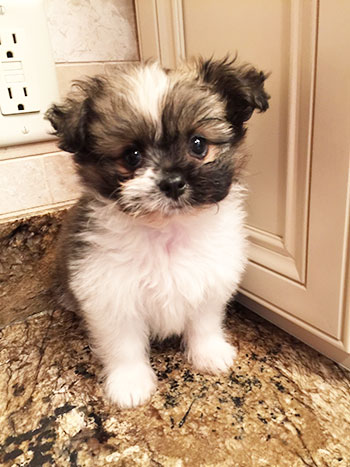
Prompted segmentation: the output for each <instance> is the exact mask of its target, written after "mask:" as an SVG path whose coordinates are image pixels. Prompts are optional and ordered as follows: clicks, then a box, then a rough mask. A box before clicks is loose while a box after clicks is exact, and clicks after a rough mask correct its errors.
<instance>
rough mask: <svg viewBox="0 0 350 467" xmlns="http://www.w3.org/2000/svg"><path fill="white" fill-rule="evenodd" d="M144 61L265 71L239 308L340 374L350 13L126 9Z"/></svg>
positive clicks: (265, 5)
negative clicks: (235, 64)
mask: <svg viewBox="0 0 350 467" xmlns="http://www.w3.org/2000/svg"><path fill="white" fill-rule="evenodd" d="M136 9H137V16H138V28H139V39H140V46H141V54H142V56H143V58H148V57H150V56H153V57H156V58H158V59H159V60H160V61H161V62H162V63H163V64H164V65H165V66H170V67H171V66H174V65H176V63H177V62H178V61H179V60H181V59H183V58H186V57H190V56H193V55H197V54H201V55H203V56H206V57H209V56H212V55H214V56H215V57H223V56H224V55H226V54H227V53H230V54H232V55H235V54H236V52H237V53H238V57H239V59H240V60H242V61H247V62H251V63H253V64H254V65H255V66H256V67H257V68H259V69H262V70H264V71H267V72H268V71H271V76H270V77H269V79H268V80H267V82H266V87H267V90H268V92H269V93H270V94H271V107H270V110H269V111H268V112H267V113H266V114H262V115H254V116H253V118H252V119H251V120H250V122H249V131H248V134H249V136H248V139H247V144H248V148H249V151H250V152H251V154H252V157H251V161H250V165H249V168H248V172H249V175H248V177H247V183H248V185H249V188H250V196H249V199H248V202H247V208H248V212H249V217H248V225H247V228H248V231H249V236H250V242H251V247H250V252H249V266H248V268H247V272H246V275H245V278H244V280H243V282H242V286H241V295H240V297H239V299H240V301H242V302H243V303H245V304H247V305H248V306H249V307H250V308H252V309H254V310H256V311H258V312H259V313H260V314H262V315H263V316H265V317H267V318H268V319H270V320H271V321H273V322H275V323H277V324H278V325H280V326H281V327H284V328H285V329H287V330H288V331H289V332H291V333H293V334H295V335H297V336H299V337H300V338H302V339H303V340H305V341H307V342H308V343H310V344H311V345H313V346H314V347H316V348H318V349H319V350H321V351H322V352H324V353H326V354H328V355H330V356H331V357H332V358H334V359H336V360H338V361H341V362H342V363H343V364H344V365H347V366H350V357H349V352H350V330H349V308H350V307H349V279H350V278H349V262H348V261H347V258H348V257H349V204H350V203H349V198H350V196H349V192H350V185H349V143H350V137H349V129H350V125H349V123H350V118H349V116H350V105H349V104H350V86H349V83H350V76H349V70H350V55H349V53H348V52H347V51H348V47H349V44H350V29H349V28H348V24H349V23H350V2H349V1H348V0H337V1H336V2H326V1H325V2H318V1H316V0H293V1H292V0H290V1H286V0H269V1H264V2H262V1H260V0H245V1H244V2H242V1H240V0H220V2H218V1H216V0H183V1H180V0H146V1H145V0H139V1H136Z"/></svg>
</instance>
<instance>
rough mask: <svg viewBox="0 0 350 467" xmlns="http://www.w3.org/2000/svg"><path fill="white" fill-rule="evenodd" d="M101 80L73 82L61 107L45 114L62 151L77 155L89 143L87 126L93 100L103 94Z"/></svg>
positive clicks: (92, 79)
mask: <svg viewBox="0 0 350 467" xmlns="http://www.w3.org/2000/svg"><path fill="white" fill-rule="evenodd" d="M104 85H105V82H104V80H103V78H100V77H94V78H87V79H86V80H84V81H75V82H74V87H73V90H72V91H71V93H70V94H69V95H68V97H67V98H66V100H65V101H64V102H63V104H62V105H56V104H54V105H52V107H50V108H49V109H48V111H47V112H46V114H45V118H46V119H47V120H49V121H50V123H51V125H52V127H53V128H54V132H53V134H55V135H56V136H58V138H59V147H60V148H61V149H63V150H64V151H68V152H72V153H79V152H82V151H84V150H85V149H86V148H87V146H88V142H89V131H88V124H89V121H90V120H91V118H92V116H93V100H94V99H95V98H96V97H97V96H98V95H99V94H101V92H103V89H104Z"/></svg>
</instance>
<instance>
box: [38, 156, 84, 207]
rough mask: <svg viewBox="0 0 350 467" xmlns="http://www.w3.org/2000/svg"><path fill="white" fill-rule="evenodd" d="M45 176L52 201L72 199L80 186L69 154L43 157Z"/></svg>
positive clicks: (77, 195) (75, 196) (77, 193)
mask: <svg viewBox="0 0 350 467" xmlns="http://www.w3.org/2000/svg"><path fill="white" fill-rule="evenodd" d="M43 162H44V169H45V177H46V181H47V184H48V187H49V190H50V194H51V199H52V202H53V203H61V202H63V201H70V200H74V199H76V198H78V197H79V194H80V188H79V183H78V177H77V175H76V173H75V169H74V164H73V159H72V156H71V155H70V154H67V153H59V154H52V155H48V156H45V157H44V158H43Z"/></svg>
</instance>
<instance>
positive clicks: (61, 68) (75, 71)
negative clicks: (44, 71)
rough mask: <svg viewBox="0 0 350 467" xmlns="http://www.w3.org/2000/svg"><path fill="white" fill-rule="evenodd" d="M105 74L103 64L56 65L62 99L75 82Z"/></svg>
mask: <svg viewBox="0 0 350 467" xmlns="http://www.w3.org/2000/svg"><path fill="white" fill-rule="evenodd" d="M103 73H104V64H103V63H79V64H69V63H65V64H58V65H56V74H57V81H58V88H59V91H60V95H61V97H62V98H63V97H64V96H65V95H66V94H67V92H68V91H69V90H70V88H71V86H72V83H73V81H74V80H76V79H81V78H84V77H85V76H94V75H98V74H103Z"/></svg>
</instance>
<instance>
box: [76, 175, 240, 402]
mask: <svg viewBox="0 0 350 467" xmlns="http://www.w3.org/2000/svg"><path fill="white" fill-rule="evenodd" d="M243 191H244V190H243V188H242V187H241V186H240V185H237V184H236V185H233V187H232V188H231V192H230V194H229V195H228V196H227V197H226V198H225V199H224V200H223V201H221V202H220V204H219V205H218V206H216V205H214V206H211V207H207V208H201V209H195V210H193V211H192V212H191V213H184V214H177V215H176V216H169V217H164V216H160V217H156V216H153V217H152V215H150V216H145V217H136V218H135V217H132V216H130V215H127V214H125V213H123V212H121V211H119V210H118V209H116V208H115V205H114V203H112V202H109V201H106V200H105V201H102V200H99V201H92V202H91V204H90V210H91V217H92V218H93V219H94V226H95V227H94V229H91V231H90V232H89V233H84V234H81V235H82V236H83V238H82V240H84V241H88V242H89V243H90V245H91V247H90V249H89V254H88V255H85V257H83V258H81V259H79V260H75V261H74V262H71V263H70V273H71V277H72V280H71V287H72V290H73V292H74V294H75V296H76V297H78V298H79V301H80V303H81V305H82V307H83V309H84V315H85V319H86V321H87V324H88V327H89V330H90V333H91V336H92V338H93V346H94V349H95V351H96V352H97V354H98V355H99V357H100V358H101V360H102V362H103V364H104V367H105V370H106V391H107V395H108V396H109V398H110V400H111V401H113V402H116V403H117V404H118V405H119V406H121V407H132V406H136V405H138V404H142V403H143V402H145V401H146V400H147V399H149V397H150V396H151V394H152V393H153V392H154V391H155V388H156V377H155V374H154V372H153V370H152V369H151V367H150V364H149V359H148V348H149V338H150V336H154V337H160V338H165V337H167V336H170V335H172V334H179V335H182V336H183V340H184V346H185V351H186V355H187V358H188V359H189V361H190V362H191V363H192V364H193V365H194V367H195V368H196V369H198V370H203V371H209V372H213V373H216V372H221V371H225V370H227V369H228V368H229V367H230V366H231V365H232V363H233V360H234V357H235V355H236V351H235V349H234V348H233V347H232V346H231V345H230V344H228V343H227V342H226V340H225V336H224V332H223V328H222V322H223V318H224V309H225V304H226V302H227V300H228V299H229V298H230V296H231V295H232V294H233V293H234V292H235V290H236V289H237V285H238V283H239V280H240V277H241V274H242V272H243V269H244V264H245V236H244V227H243V222H244V210H243V208H242V202H243V196H242V194H243Z"/></svg>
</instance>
